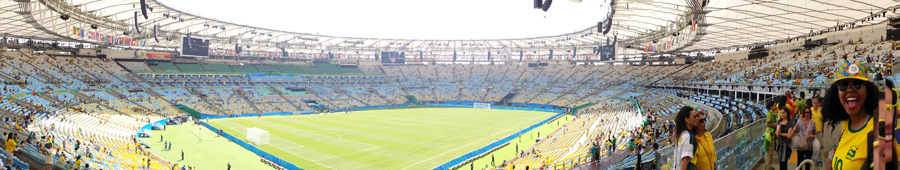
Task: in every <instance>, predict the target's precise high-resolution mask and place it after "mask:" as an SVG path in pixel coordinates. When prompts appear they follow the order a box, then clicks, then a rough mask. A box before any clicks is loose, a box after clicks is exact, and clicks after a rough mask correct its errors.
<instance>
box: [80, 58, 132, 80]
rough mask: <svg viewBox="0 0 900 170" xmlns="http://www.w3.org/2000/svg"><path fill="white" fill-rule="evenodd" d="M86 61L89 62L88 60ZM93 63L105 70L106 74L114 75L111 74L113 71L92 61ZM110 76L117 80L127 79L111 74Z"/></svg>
mask: <svg viewBox="0 0 900 170" xmlns="http://www.w3.org/2000/svg"><path fill="white" fill-rule="evenodd" d="M88 62H90V61H88ZM94 65H95V66H97V67H100V69H103V71H105V72H106V74H110V75H114V74H112V73H113V72H112V71H109V70H107V69H106V67H104V66H102V65H99V64H97V63H94ZM111 77H113V78H114V79H119V81H123V82H128V81H125V80H122V79H120V78H119V76H111ZM131 81H134V80H131Z"/></svg>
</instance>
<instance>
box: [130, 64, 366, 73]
mask: <svg viewBox="0 0 900 170" xmlns="http://www.w3.org/2000/svg"><path fill="white" fill-rule="evenodd" d="M120 63H122V65H124V66H125V67H128V68H129V69H130V70H134V71H152V70H150V69H149V67H146V65H145V64H143V63H141V62H120ZM145 67H146V68H145ZM153 70H157V71H175V72H218V73H288V74H315V75H319V74H325V75H342V74H364V72H363V71H362V70H360V69H358V68H341V67H340V65H339V64H316V65H315V66H314V67H313V66H297V65H249V64H247V65H231V66H228V65H225V64H172V63H170V62H157V63H156V65H155V66H153Z"/></svg>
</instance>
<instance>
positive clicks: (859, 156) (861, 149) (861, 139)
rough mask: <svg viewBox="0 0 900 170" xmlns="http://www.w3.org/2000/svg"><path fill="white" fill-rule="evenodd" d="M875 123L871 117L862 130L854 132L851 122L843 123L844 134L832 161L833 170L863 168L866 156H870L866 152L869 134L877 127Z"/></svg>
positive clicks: (845, 121)
mask: <svg viewBox="0 0 900 170" xmlns="http://www.w3.org/2000/svg"><path fill="white" fill-rule="evenodd" d="M873 123H874V122H873V121H872V117H869V118H868V120H866V124H865V125H863V127H862V128H860V129H856V130H854V129H850V121H849V120H844V121H841V132H843V134H842V135H841V142H840V143H839V144H838V146H837V150H835V152H834V157H833V158H832V161H831V167H832V169H834V170H851V169H859V168H861V167H863V164H864V162H865V161H866V155H868V153H867V152H868V151H867V150H866V146H867V145H866V143H867V141H868V134H869V132H871V131H872V129H873V127H875V125H873Z"/></svg>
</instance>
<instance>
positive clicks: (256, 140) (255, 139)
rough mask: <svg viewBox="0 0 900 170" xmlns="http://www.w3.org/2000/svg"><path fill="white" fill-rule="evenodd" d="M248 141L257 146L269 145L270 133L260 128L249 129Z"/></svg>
mask: <svg viewBox="0 0 900 170" xmlns="http://www.w3.org/2000/svg"><path fill="white" fill-rule="evenodd" d="M247 140H248V141H250V142H252V143H253V144H256V145H267V144H269V131H265V130H262V129H259V128H255V127H254V128H247Z"/></svg>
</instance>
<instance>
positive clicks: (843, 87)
mask: <svg viewBox="0 0 900 170" xmlns="http://www.w3.org/2000/svg"><path fill="white" fill-rule="evenodd" d="M850 86H853V90H859V89H862V88H863V86H865V83H863V82H862V81H844V82H838V83H837V87H838V91H847V90H849V89H850Z"/></svg>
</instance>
